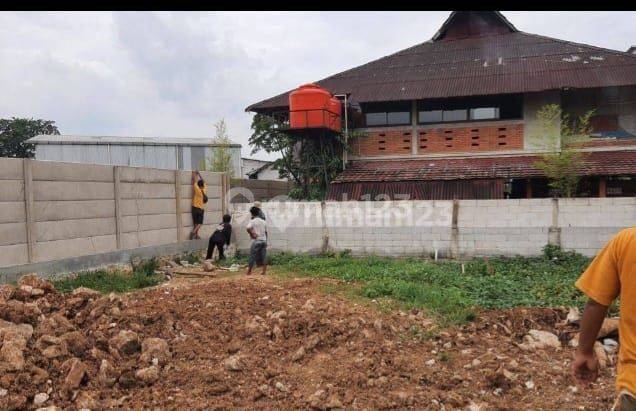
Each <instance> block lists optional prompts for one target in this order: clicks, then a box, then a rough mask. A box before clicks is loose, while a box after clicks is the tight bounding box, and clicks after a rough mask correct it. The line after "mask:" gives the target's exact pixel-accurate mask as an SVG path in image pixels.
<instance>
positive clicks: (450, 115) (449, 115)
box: [442, 109, 467, 121]
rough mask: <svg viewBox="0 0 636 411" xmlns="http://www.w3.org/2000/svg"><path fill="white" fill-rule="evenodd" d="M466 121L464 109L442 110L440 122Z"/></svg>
mask: <svg viewBox="0 0 636 411" xmlns="http://www.w3.org/2000/svg"><path fill="white" fill-rule="evenodd" d="M466 119H467V113H466V110H465V109H461V110H444V113H443V114H442V121H464V120H466Z"/></svg>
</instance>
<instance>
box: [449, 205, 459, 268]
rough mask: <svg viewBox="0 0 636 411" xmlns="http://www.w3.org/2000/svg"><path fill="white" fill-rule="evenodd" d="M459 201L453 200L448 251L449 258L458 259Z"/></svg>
mask: <svg viewBox="0 0 636 411" xmlns="http://www.w3.org/2000/svg"><path fill="white" fill-rule="evenodd" d="M458 220H459V201H458V200H456V199H455V200H453V217H452V221H451V245H450V253H451V255H450V256H451V258H453V259H458V258H459V227H458Z"/></svg>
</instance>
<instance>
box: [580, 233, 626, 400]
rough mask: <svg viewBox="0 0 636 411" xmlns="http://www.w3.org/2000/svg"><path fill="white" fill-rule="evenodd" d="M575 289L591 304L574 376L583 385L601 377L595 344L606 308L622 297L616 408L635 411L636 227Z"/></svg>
mask: <svg viewBox="0 0 636 411" xmlns="http://www.w3.org/2000/svg"><path fill="white" fill-rule="evenodd" d="M576 287H577V288H578V289H579V290H581V291H582V292H583V293H585V294H586V295H587V296H588V297H589V301H588V302H587V304H586V306H585V310H584V311H583V318H582V319H581V334H580V335H579V346H578V349H577V351H576V354H575V357H574V362H573V363H572V371H573V373H574V377H575V378H576V380H577V381H578V382H579V383H580V384H582V385H588V384H589V383H591V382H593V381H595V380H596V378H597V377H598V359H597V358H596V357H595V355H594V343H595V342H596V337H597V336H598V332H599V330H600V328H601V325H602V324H603V319H604V318H605V315H606V313H607V307H608V306H609V305H610V304H611V303H612V301H614V299H616V298H617V297H619V298H620V322H619V326H618V334H619V340H620V344H619V345H620V351H619V354H618V369H617V376H616V389H617V392H618V400H617V402H616V405H615V408H614V409H617V410H621V411H627V410H636V227H634V228H628V229H625V230H622V231H621V232H619V233H618V234H617V235H616V236H615V237H614V238H613V239H612V240H611V241H610V242H609V243H607V245H606V246H605V248H603V250H601V252H600V253H599V254H598V255H597V256H596V258H594V261H592V263H591V264H590V266H589V267H588V268H587V270H586V271H585V272H584V273H583V275H582V276H581V278H579V279H578V281H577V282H576Z"/></svg>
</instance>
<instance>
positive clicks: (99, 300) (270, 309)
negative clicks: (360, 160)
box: [0, 263, 617, 410]
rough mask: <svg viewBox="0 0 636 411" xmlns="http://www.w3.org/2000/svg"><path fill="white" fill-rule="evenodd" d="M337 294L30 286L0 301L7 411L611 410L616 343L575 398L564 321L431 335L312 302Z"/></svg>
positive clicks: (491, 321) (429, 328)
mask: <svg viewBox="0 0 636 411" xmlns="http://www.w3.org/2000/svg"><path fill="white" fill-rule="evenodd" d="M166 266H167V267H169V268H170V269H173V270H181V269H183V268H184V267H183V266H181V265H180V266H179V267H174V265H171V264H169V263H167V264H166ZM190 268H195V267H190ZM175 281H176V282H175ZM182 281H184V280H182ZM192 281H194V280H192ZM331 282H334V280H325V279H322V280H319V279H293V280H277V279H274V278H271V277H264V278H245V277H240V278H216V279H211V278H207V277H201V278H199V279H197V280H196V282H194V283H186V284H184V283H182V282H178V281H177V279H175V280H173V281H171V282H170V283H166V284H163V285H161V286H158V287H155V288H152V289H146V290H141V291H138V292H135V293H130V294H125V295H115V294H110V295H101V294H99V293H96V292H94V291H92V290H90V289H85V288H83V289H76V290H75V291H74V292H71V293H65V294H62V293H58V292H57V291H55V289H54V288H53V287H52V286H51V285H50V283H48V282H46V281H44V280H41V279H39V278H37V277H36V276H30V277H26V278H23V279H22V280H21V281H20V282H19V284H18V286H17V287H14V286H7V285H5V286H2V287H0V341H1V343H2V347H1V348H0V409H38V408H43V409H109V408H114V409H139V408H144V409H163V408H168V409H186V408H191V409H204V408H207V407H208V406H209V405H210V404H214V407H216V408H220V409H221V408H222V409H228V408H242V409H290V408H300V409H318V410H327V409H351V408H358V409H389V408H392V409H404V408H410V409H446V410H450V409H473V410H477V409H479V410H489V409H544V410H553V409H554V410H556V409H562V408H561V407H562V405H563V404H568V407H571V408H572V409H577V408H579V407H585V409H607V408H609V407H611V403H612V401H613V396H614V388H613V379H614V377H615V369H614V364H615V363H616V355H617V343H616V339H613V338H611V337H608V336H607V335H611V333H610V334H607V335H606V336H604V337H603V339H602V340H601V342H602V344H601V342H599V344H598V348H597V349H596V352H597V354H599V353H600V352H603V354H605V356H606V357H605V367H604V368H603V369H602V370H601V377H600V379H599V381H598V382H597V383H595V384H594V385H593V386H592V387H591V388H590V389H586V390H578V391H574V390H572V389H571V387H573V386H574V381H573V379H572V377H571V375H570V364H571V358H572V354H573V348H571V347H570V340H572V339H573V338H574V337H575V336H576V332H577V331H578V326H577V325H576V323H574V322H571V321H567V317H568V313H569V311H568V309H566V308H562V309H561V308H557V309H549V308H532V309H524V308H518V309H512V310H498V311H483V312H480V313H478V314H477V316H476V319H475V321H473V322H470V323H466V324H463V325H458V326H452V327H449V328H447V329H440V328H439V326H437V325H436V324H435V323H434V322H433V321H431V319H430V318H427V317H426V316H425V315H423V314H422V313H421V312H403V311H393V312H390V313H383V312H379V311H378V310H377V309H375V308H373V307H370V306H367V305H364V304H360V303H355V302H352V301H350V300H347V299H344V298H341V297H339V296H337V295H332V294H323V293H320V292H319V291H317V289H318V288H319V286H321V285H325V283H331ZM34 290H38V291H35V292H34ZM39 290H41V292H40V291H39ZM524 344H525V345H526V346H524ZM524 348H525V349H524ZM527 348H530V350H527ZM610 348H611V349H610ZM575 388H576V387H575ZM47 407H48V408H47ZM55 407H58V408H55Z"/></svg>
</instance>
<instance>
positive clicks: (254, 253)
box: [247, 207, 267, 275]
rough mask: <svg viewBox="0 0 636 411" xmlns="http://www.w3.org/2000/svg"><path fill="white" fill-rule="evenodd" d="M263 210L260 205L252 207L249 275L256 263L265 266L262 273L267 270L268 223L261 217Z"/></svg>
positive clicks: (249, 225)
mask: <svg viewBox="0 0 636 411" xmlns="http://www.w3.org/2000/svg"><path fill="white" fill-rule="evenodd" d="M260 212H261V210H260V209H259V208H258V207H252V208H250V214H251V215H252V219H251V220H250V222H249V223H247V233H248V234H249V235H250V238H251V239H252V246H251V247H250V258H249V262H248V268H247V275H251V274H252V267H254V264H256V265H258V266H262V267H263V271H262V272H261V275H265V272H266V271H267V223H266V222H265V220H263V219H262V218H260V217H259V213H260Z"/></svg>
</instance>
